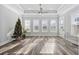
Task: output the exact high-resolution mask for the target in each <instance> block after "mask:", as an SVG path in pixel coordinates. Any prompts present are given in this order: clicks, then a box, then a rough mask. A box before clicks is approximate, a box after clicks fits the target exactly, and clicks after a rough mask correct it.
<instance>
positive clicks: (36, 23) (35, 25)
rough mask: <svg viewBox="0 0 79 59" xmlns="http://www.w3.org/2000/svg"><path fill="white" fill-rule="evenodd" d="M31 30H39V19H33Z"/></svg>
mask: <svg viewBox="0 0 79 59" xmlns="http://www.w3.org/2000/svg"><path fill="white" fill-rule="evenodd" d="M33 32H39V20H33Z"/></svg>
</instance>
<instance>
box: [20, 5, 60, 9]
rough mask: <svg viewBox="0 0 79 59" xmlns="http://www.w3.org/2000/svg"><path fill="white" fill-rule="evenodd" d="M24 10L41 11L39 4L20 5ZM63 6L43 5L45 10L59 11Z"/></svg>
mask: <svg viewBox="0 0 79 59" xmlns="http://www.w3.org/2000/svg"><path fill="white" fill-rule="evenodd" d="M20 6H21V7H22V8H23V10H39V9H40V6H39V4H20ZM60 6H61V4H42V6H41V7H42V8H43V10H58V8H59V7H60Z"/></svg>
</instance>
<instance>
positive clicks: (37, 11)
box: [24, 4, 57, 14]
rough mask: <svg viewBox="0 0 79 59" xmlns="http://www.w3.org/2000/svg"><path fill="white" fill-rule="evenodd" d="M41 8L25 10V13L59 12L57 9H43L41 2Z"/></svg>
mask: <svg viewBox="0 0 79 59" xmlns="http://www.w3.org/2000/svg"><path fill="white" fill-rule="evenodd" d="M39 7H40V9H39V10H24V13H39V14H42V13H57V11H56V10H43V8H42V4H39Z"/></svg>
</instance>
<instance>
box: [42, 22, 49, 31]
mask: <svg viewBox="0 0 79 59" xmlns="http://www.w3.org/2000/svg"><path fill="white" fill-rule="evenodd" d="M47 31H48V21H47V20H42V32H47Z"/></svg>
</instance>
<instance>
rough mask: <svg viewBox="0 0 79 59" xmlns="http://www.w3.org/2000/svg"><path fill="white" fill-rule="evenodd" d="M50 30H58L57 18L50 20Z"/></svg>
mask: <svg viewBox="0 0 79 59" xmlns="http://www.w3.org/2000/svg"><path fill="white" fill-rule="evenodd" d="M50 32H57V22H56V20H51V21H50Z"/></svg>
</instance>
